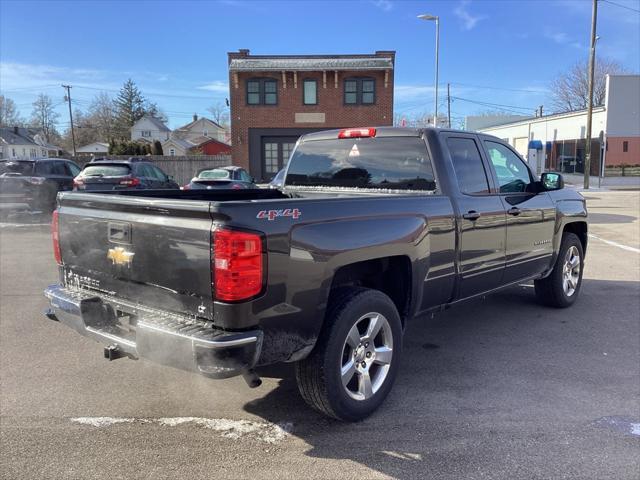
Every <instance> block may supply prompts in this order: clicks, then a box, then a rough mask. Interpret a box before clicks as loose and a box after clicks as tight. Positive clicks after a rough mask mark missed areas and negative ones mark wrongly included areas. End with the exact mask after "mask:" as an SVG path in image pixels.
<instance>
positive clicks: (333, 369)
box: [295, 288, 402, 422]
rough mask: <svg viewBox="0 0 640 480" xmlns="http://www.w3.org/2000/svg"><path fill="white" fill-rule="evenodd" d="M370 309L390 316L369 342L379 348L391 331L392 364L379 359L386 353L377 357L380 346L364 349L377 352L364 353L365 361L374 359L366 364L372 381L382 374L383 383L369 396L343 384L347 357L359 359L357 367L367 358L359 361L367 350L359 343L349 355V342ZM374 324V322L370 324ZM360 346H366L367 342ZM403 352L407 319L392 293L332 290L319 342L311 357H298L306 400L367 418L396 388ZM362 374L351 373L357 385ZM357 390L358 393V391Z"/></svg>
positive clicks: (344, 416)
mask: <svg viewBox="0 0 640 480" xmlns="http://www.w3.org/2000/svg"><path fill="white" fill-rule="evenodd" d="M369 314H374V315H379V316H381V317H382V318H383V319H384V320H386V324H387V325H388V328H387V327H386V326H385V327H382V328H381V329H380V330H379V333H378V334H376V335H378V336H376V335H373V336H372V337H373V339H372V340H371V342H370V343H371V347H369V344H368V343H367V347H368V348H373V349H374V350H375V346H376V345H375V344H376V342H380V341H382V340H386V341H387V343H389V332H390V334H391V335H390V336H391V337H392V340H391V342H392V347H391V350H392V352H391V356H390V357H389V362H388V368H387V367H386V365H387V364H385V366H384V367H383V366H381V365H379V364H378V363H377V362H378V361H379V360H381V359H382V357H379V359H376V358H375V357H376V355H380V354H379V353H376V352H377V351H378V350H375V352H371V351H368V352H367V351H365V353H364V354H365V355H368V354H369V353H372V356H373V358H372V359H371V358H369V357H367V358H362V360H366V362H371V364H370V365H369V366H368V367H367V370H366V375H367V377H369V373H370V372H371V377H369V378H371V380H372V383H373V384H375V383H376V382H374V381H373V380H376V379H377V378H380V379H381V383H378V387H377V390H376V391H375V392H372V393H370V394H371V396H370V397H368V398H366V397H365V398H363V399H355V398H352V396H351V395H352V394H353V392H352V393H351V394H350V393H349V391H348V386H343V383H342V373H341V368H342V367H343V361H344V359H345V358H346V359H347V362H348V361H349V359H351V360H352V361H353V362H354V364H355V365H356V367H354V368H358V369H360V366H361V365H362V364H364V363H366V362H362V363H361V362H359V361H356V358H358V355H360V356H361V355H363V350H362V349H361V348H360V347H358V348H359V349H360V350H358V349H353V350H352V351H351V352H349V353H350V354H347V355H346V356H345V349H349V348H351V347H349V346H347V343H348V342H347V337H348V335H349V333H350V332H351V330H352V328H353V327H354V326H355V325H356V324H357V323H358V324H359V325H360V326H362V323H363V322H368V321H369V320H368V318H369V317H368V315H369ZM372 324H373V322H372V323H371V324H370V325H372ZM361 346H362V347H364V343H363V344H362V345H361ZM401 352H402V323H401V321H400V315H399V314H398V310H397V309H396V306H395V305H394V303H393V302H392V301H391V299H390V298H389V297H388V296H387V295H385V294H384V293H382V292H380V291H378V290H369V289H364V288H352V289H346V290H342V291H340V292H337V293H336V294H334V295H332V299H331V301H330V304H329V309H328V311H327V316H326V319H325V325H324V327H323V329H322V332H321V334H320V337H319V338H318V341H317V343H316V346H315V348H314V349H313V351H312V352H311V353H310V354H309V356H308V357H307V358H305V359H304V360H301V361H299V362H297V363H296V369H295V370H296V380H297V382H298V389H299V390H300V394H301V395H302V397H303V398H304V400H305V401H306V402H307V403H308V404H309V405H310V406H311V407H312V408H314V409H315V410H317V411H319V412H320V413H323V414H325V415H327V416H329V417H333V418H336V419H338V420H344V421H349V422H355V421H358V420H362V419H363V418H365V417H367V416H369V415H371V413H373V412H374V411H375V410H376V409H377V408H378V407H379V406H380V404H382V402H383V401H384V399H385V397H386V396H387V395H388V394H389V392H390V391H391V387H392V386H393V382H394V381H395V377H396V375H397V372H398V367H399V363H400V354H401ZM351 354H352V355H353V357H351ZM362 366H364V365H362ZM382 368H384V369H385V372H386V373H384V375H383V376H382V377H376V376H377V375H379V372H380V371H382V370H379V369H382ZM369 369H370V370H369ZM361 375H362V372H361V371H360V372H356V371H355V370H354V373H353V377H352V379H355V380H353V381H355V382H356V383H355V384H356V385H357V386H358V387H359V385H360V383H359V381H360V376H361ZM356 395H358V393H357V392H356Z"/></svg>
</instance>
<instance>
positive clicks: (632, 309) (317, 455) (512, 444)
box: [0, 191, 640, 479]
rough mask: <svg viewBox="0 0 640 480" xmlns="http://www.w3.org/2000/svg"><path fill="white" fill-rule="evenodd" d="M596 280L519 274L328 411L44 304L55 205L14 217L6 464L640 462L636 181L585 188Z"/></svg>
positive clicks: (199, 468)
mask: <svg viewBox="0 0 640 480" xmlns="http://www.w3.org/2000/svg"><path fill="white" fill-rule="evenodd" d="M588 199H589V208H590V213H591V218H592V221H591V227H590V228H591V234H592V235H594V237H591V238H590V244H589V249H588V255H587V265H586V270H585V276H584V283H583V290H582V296H581V298H580V300H579V301H578V303H577V304H576V305H574V307H572V308H571V309H568V310H553V309H548V308H544V307H541V306H538V305H537V304H536V303H535V301H534V296H533V289H532V288H531V287H530V286H519V287H516V288H512V289H509V290H507V291H504V292H502V293H500V294H496V295H494V296H492V297H488V298H487V299H486V300H484V301H481V302H474V303H470V304H467V305H466V306H462V307H459V308H456V309H451V310H448V311H446V312H444V313H442V314H439V315H437V316H435V317H434V318H433V319H430V320H428V321H424V322H420V323H413V324H412V325H411V326H410V327H409V329H408V331H407V334H406V340H405V351H404V353H403V358H402V368H401V371H400V374H399V377H398V380H397V382H396V385H395V387H394V390H393V392H392V393H391V395H390V397H389V398H388V399H387V401H386V402H385V404H384V405H383V407H382V408H381V409H380V410H379V411H378V412H377V413H376V414H374V415H373V416H372V417H370V418H369V419H367V420H365V421H363V422H361V423H358V424H341V423H337V422H333V421H330V420H327V419H325V418H323V417H321V416H319V415H317V414H315V413H314V412H312V411H311V410H309V409H308V408H307V407H306V405H305V404H304V402H303V401H302V400H301V398H300V397H299V396H298V393H297V388H296V385H295V382H294V379H293V377H292V371H291V368H289V367H288V366H284V367H282V368H280V367H278V368H271V369H268V370H264V371H262V372H261V373H262V374H263V375H264V377H263V385H262V387H260V388H258V389H249V388H248V387H247V386H246V385H245V383H244V381H243V380H242V379H241V378H233V379H229V380H224V381H213V380H207V379H205V378H202V377H199V376H196V375H191V374H187V373H183V372H181V371H177V370H172V369H168V368H164V367H160V366H156V365H153V364H150V363H147V362H145V361H131V360H127V359H123V360H118V361H115V362H108V361H106V360H104V359H103V358H102V348H101V347H100V346H99V345H98V344H96V343H94V342H92V341H91V340H89V339H86V338H84V337H81V336H79V335H77V334H75V333H73V332H72V331H70V330H68V329H66V328H64V327H63V326H61V325H59V324H56V323H54V322H51V321H48V320H45V319H44V317H43V315H42V311H43V310H44V309H45V307H46V305H47V302H46V300H45V299H44V297H43V296H42V290H43V288H44V287H45V286H47V285H48V284H49V283H54V282H55V280H56V268H55V266H54V260H53V255H52V249H51V241H50V236H49V230H48V226H47V225H46V222H45V221H43V220H46V219H41V218H40V219H37V218H36V219H34V218H31V219H28V220H26V221H25V220H24V219H17V220H14V221H13V223H5V224H0V269H1V271H0V302H1V304H0V442H1V445H0V475H1V476H2V478H11V479H14V478H65V479H66V478H79V479H89V478H110V479H113V478H154V479H155V478H216V479H223V478H233V479H237V478H252V479H255V478H291V479H299V478H307V479H312V478H318V479H337V478H367V479H374V478H442V479H472V478H503V479H514V478H527V479H531V478H576V479H578V478H580V479H584V478H588V479H592V478H598V479H614V478H615V479H627V478H628V479H637V478H638V476H639V472H640V222H639V219H638V215H639V211H640V192H637V191H634V192H595V193H589V194H588Z"/></svg>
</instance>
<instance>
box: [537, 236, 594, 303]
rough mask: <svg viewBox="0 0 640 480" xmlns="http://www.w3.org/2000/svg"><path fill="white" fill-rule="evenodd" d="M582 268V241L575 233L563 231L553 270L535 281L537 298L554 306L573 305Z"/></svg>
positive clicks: (578, 289)
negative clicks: (545, 276)
mask: <svg viewBox="0 0 640 480" xmlns="http://www.w3.org/2000/svg"><path fill="white" fill-rule="evenodd" d="M583 270H584V251H583V249H582V242H580V239H579V238H578V237H577V235H575V234H573V233H565V234H564V235H563V237H562V243H561V245H560V251H559V252H558V258H557V259H556V264H555V266H554V267H553V271H552V272H551V274H550V275H549V276H548V277H547V278H543V279H541V280H536V282H535V290H536V296H537V297H538V300H539V301H540V302H541V303H543V304H544V305H548V306H550V307H556V308H566V307H569V306H571V305H573V303H574V302H575V301H576V299H577V298H578V294H579V293H580V287H581V286H582V273H583Z"/></svg>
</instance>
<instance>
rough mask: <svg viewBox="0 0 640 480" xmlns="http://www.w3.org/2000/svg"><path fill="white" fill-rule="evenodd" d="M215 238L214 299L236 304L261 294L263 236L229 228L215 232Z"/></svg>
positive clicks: (213, 257) (212, 260)
mask: <svg viewBox="0 0 640 480" xmlns="http://www.w3.org/2000/svg"><path fill="white" fill-rule="evenodd" d="M212 235H213V239H212V241H213V253H212V257H211V263H212V265H211V268H212V270H213V298H214V299H216V300H222V301H223V302H237V301H239V300H247V299H249V298H251V297H254V296H256V295H258V294H259V293H260V292H261V290H262V274H263V264H262V263H263V261H262V237H261V236H260V235H257V234H255V233H248V232H239V231H237V230H226V229H219V230H214V231H213V232H212Z"/></svg>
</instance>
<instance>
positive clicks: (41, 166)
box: [36, 162, 55, 175]
mask: <svg viewBox="0 0 640 480" xmlns="http://www.w3.org/2000/svg"><path fill="white" fill-rule="evenodd" d="M36 175H55V174H54V172H53V162H38V163H36Z"/></svg>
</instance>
